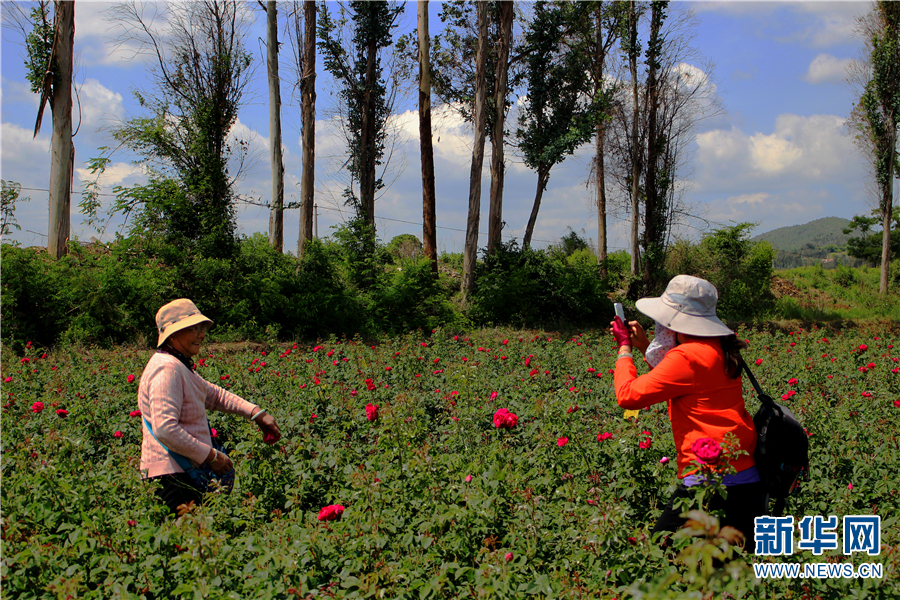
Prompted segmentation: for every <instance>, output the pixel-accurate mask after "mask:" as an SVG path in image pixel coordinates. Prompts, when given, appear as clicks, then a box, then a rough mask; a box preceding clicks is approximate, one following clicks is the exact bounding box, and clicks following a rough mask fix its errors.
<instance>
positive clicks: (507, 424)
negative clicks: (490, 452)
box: [494, 408, 519, 429]
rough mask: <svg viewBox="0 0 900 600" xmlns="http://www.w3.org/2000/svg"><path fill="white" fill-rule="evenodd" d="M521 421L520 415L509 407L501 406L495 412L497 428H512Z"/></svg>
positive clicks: (495, 425)
mask: <svg viewBox="0 0 900 600" xmlns="http://www.w3.org/2000/svg"><path fill="white" fill-rule="evenodd" d="M518 422H519V417H518V416H517V415H515V414H513V413H511V412H509V409H506V408H501V409H500V410H498V411H497V412H495V413H494V427H496V428H497V429H512V428H513V427H515V426H516V424H517V423H518Z"/></svg>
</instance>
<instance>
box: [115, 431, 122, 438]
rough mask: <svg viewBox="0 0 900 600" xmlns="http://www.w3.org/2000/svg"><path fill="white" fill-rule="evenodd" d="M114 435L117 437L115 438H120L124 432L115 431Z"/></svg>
mask: <svg viewBox="0 0 900 600" xmlns="http://www.w3.org/2000/svg"><path fill="white" fill-rule="evenodd" d="M113 437H115V438H120V437H122V432H121V431H117V432H115V433H114V434H113Z"/></svg>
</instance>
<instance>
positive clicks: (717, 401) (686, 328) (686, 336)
mask: <svg viewBox="0 0 900 600" xmlns="http://www.w3.org/2000/svg"><path fill="white" fill-rule="evenodd" d="M717 301H718V293H717V291H716V288H715V286H713V285H712V284H711V283H709V282H708V281H706V280H704V279H700V278H698V277H691V276H689V275H678V276H677V277H675V278H673V279H672V280H671V281H670V282H669V285H668V286H667V287H666V291H665V293H664V294H663V295H662V296H661V297H659V298H642V299H641V300H638V301H637V304H636V307H637V309H638V310H640V311H641V312H642V313H644V314H645V315H647V316H648V317H650V318H652V319H654V320H655V321H656V323H657V331H660V330H665V329H668V330H671V331H672V332H674V333H675V340H674V344H675V345H674V347H672V348H671V349H670V350H668V351H667V352H665V354H664V356H662V357H661V360H659V362H658V363H657V364H656V365H655V366H653V365H652V364H651V366H653V368H652V369H651V371H650V372H649V373H647V374H645V375H641V376H640V377H638V375H637V369H636V368H635V365H634V360H633V357H632V348H637V349H638V350H640V351H641V352H643V353H645V354H646V353H647V349H648V346H649V345H650V342H649V340H648V339H647V335H646V334H645V333H644V330H643V328H642V327H641V325H640V324H639V323H638V322H637V321H630V322H629V323H628V324H627V325H626V324H624V323H622V321H621V320H620V319H619V318H618V317H616V319H615V320H614V321H613V323H612V331H613V336H614V337H615V339H616V343H617V344H618V346H619V350H618V358H617V359H616V374H615V387H616V399H617V401H618V403H619V406H621V407H622V408H625V409H629V410H637V409H641V408H647V407H648V406H652V405H653V404H657V403H659V402H666V403H667V404H668V409H669V420H670V421H671V423H672V434H673V436H674V438H675V447H676V448H677V449H678V461H677V462H678V478H679V479H680V480H681V482H680V483H679V485H678V487H677V488H676V489H675V493H674V494H673V495H672V497H671V499H670V500H669V503H668V504H667V505H666V507H665V508H664V509H663V512H662V514H661V515H660V517H659V520H658V521H657V523H656V525H655V527H654V528H653V531H654V532H666V531H676V530H678V529H679V528H681V527H682V526H683V525H684V523H685V522H686V519H684V518H683V517H681V510H680V509H678V508H675V507H674V506H673V504H674V503H675V501H676V500H677V499H679V498H690V497H692V496H693V491H694V489H696V487H695V486H697V485H701V484H702V483H703V479H702V477H701V476H700V475H699V474H698V472H697V471H698V467H699V464H701V463H706V464H710V463H713V462H715V461H716V460H717V459H718V458H719V454H720V449H721V447H722V442H724V439H725V435H726V434H728V433H732V434H734V436H736V438H737V440H738V441H739V442H740V449H741V450H744V451H745V452H746V454H744V455H742V456H738V457H735V458H733V459H731V460H730V461H729V462H730V464H731V466H732V467H733V468H734V471H735V472H734V473H732V474H728V475H725V477H724V479H723V481H722V483H723V484H724V485H725V486H726V487H727V491H728V494H727V498H722V497H721V496H718V495H716V496H715V497H714V498H713V500H712V502H711V505H710V508H712V509H716V510H718V509H723V510H724V511H725V519H724V521H723V523H722V525H723V526H726V525H730V526H732V527H734V528H735V529H737V530H738V531H740V532H741V533H743V534H744V537H745V538H746V539H747V541H748V542H749V543H748V545H747V546H746V547H747V548H753V520H754V518H755V517H757V516H760V515H764V514H766V504H767V497H766V494H765V489H764V487H763V484H762V483H761V482H760V477H759V473H758V472H757V469H756V462H755V461H754V459H753V451H754V449H755V446H756V428H755V427H754V426H753V418H752V417H751V416H750V414H749V413H748V412H747V410H746V408H745V407H744V398H743V395H742V388H741V362H740V351H741V350H742V349H743V348H746V347H747V344H746V342H744V341H743V340H738V339H737V337H736V336H735V334H734V332H733V331H732V330H730V329H729V328H728V327H726V326H725V324H724V323H723V322H722V321H721V320H719V318H718V317H716V303H717ZM648 358H649V357H648ZM653 362H656V361H653Z"/></svg>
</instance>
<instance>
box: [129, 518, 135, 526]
mask: <svg viewBox="0 0 900 600" xmlns="http://www.w3.org/2000/svg"><path fill="white" fill-rule="evenodd" d="M135 525H137V521H132V520H131V519H129V520H128V526H129V527H134V526H135Z"/></svg>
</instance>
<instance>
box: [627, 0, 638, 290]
mask: <svg viewBox="0 0 900 600" xmlns="http://www.w3.org/2000/svg"><path fill="white" fill-rule="evenodd" d="M628 20H629V23H628V37H629V43H630V46H631V50H630V51H629V53H628V68H629V71H630V72H631V90H632V102H633V103H634V106H633V107H632V122H631V274H632V275H637V272H638V266H639V264H640V262H639V255H640V248H639V247H638V242H639V237H638V236H639V227H640V195H639V193H638V191H639V190H638V182H639V181H640V178H641V166H640V158H639V157H640V151H641V148H640V143H639V140H638V119H639V117H640V108H639V101H638V77H637V52H636V51H635V47H636V44H637V13H636V11H635V7H634V2H630V3H629V5H628Z"/></svg>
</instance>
